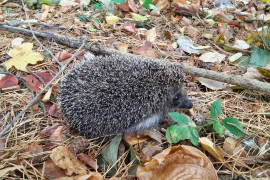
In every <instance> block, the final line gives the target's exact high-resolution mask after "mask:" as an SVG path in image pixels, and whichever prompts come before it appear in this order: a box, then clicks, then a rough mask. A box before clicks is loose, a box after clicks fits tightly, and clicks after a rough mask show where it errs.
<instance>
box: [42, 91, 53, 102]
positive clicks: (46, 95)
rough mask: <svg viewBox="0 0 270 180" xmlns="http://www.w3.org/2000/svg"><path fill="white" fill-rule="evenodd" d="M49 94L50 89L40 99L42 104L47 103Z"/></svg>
mask: <svg viewBox="0 0 270 180" xmlns="http://www.w3.org/2000/svg"><path fill="white" fill-rule="evenodd" d="M51 94H52V88H49V90H48V91H47V92H46V94H45V95H44V97H43V98H42V102H48V101H49V100H50V97H51Z"/></svg>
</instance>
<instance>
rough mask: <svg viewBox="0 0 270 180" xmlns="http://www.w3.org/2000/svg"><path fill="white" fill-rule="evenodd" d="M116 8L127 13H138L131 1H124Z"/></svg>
mask: <svg viewBox="0 0 270 180" xmlns="http://www.w3.org/2000/svg"><path fill="white" fill-rule="evenodd" d="M118 8H120V9H121V10H122V11H126V12H129V11H132V12H138V8H137V6H136V4H135V3H134V1H133V0H126V2H125V3H124V4H118Z"/></svg>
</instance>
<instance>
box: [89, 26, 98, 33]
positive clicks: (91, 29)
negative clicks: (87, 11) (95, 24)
mask: <svg viewBox="0 0 270 180" xmlns="http://www.w3.org/2000/svg"><path fill="white" fill-rule="evenodd" d="M88 29H89V30H90V31H91V32H97V30H96V29H95V28H92V27H88Z"/></svg>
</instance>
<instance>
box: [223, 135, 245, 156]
mask: <svg viewBox="0 0 270 180" xmlns="http://www.w3.org/2000/svg"><path fill="white" fill-rule="evenodd" d="M223 150H224V152H226V153H227V154H229V155H235V156H237V157H238V156H239V155H240V154H241V155H240V156H245V152H244V151H243V147H242V144H241V143H240V141H239V140H237V139H233V138H231V137H227V138H226V139H225V141H224V143H223Z"/></svg>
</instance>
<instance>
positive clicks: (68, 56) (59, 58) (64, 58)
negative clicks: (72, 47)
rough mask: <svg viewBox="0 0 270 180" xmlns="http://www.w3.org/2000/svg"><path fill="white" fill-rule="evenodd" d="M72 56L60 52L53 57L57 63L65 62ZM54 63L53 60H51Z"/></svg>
mask: <svg viewBox="0 0 270 180" xmlns="http://www.w3.org/2000/svg"><path fill="white" fill-rule="evenodd" d="M71 56H72V54H71V53H69V52H67V51H65V50H64V51H61V52H58V53H56V54H55V57H56V58H57V59H58V60H59V61H63V60H66V59H68V58H70V57H71ZM53 61H54V62H55V60H53Z"/></svg>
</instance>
